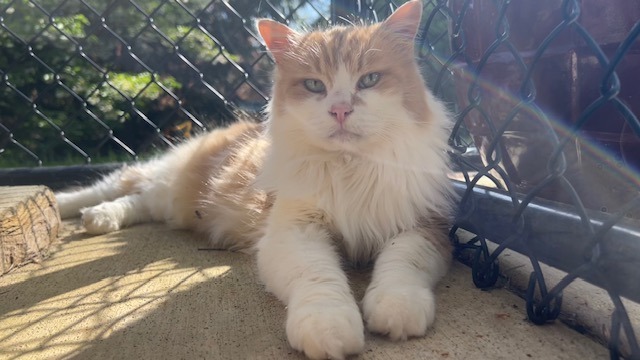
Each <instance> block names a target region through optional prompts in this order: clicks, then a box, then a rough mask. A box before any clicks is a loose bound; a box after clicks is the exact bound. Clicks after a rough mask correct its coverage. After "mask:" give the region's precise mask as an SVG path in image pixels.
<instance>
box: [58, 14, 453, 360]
mask: <svg viewBox="0 0 640 360" xmlns="http://www.w3.org/2000/svg"><path fill="white" fill-rule="evenodd" d="M421 13H422V6H421V3H420V2H419V1H410V2H408V3H406V4H405V5H403V6H402V7H400V8H399V9H398V10H397V11H396V12H395V13H394V14H392V15H391V16H390V17H389V18H388V19H387V20H386V21H384V22H382V23H379V24H374V25H370V26H364V25H362V26H350V27H333V28H330V29H328V30H324V31H312V32H309V33H298V32H295V31H293V30H291V29H290V28H288V27H286V26H285V25H282V24H279V23H277V22H274V21H271V20H260V21H259V22H258V23H257V25H258V30H259V32H260V34H261V35H262V37H263V39H264V41H265V43H266V45H267V48H268V50H269V51H270V53H271V54H272V55H273V58H274V59H275V63H276V69H275V74H274V85H273V97H272V99H271V101H270V103H269V106H268V108H267V111H266V114H267V121H266V122H265V123H264V124H256V123H251V122H242V121H240V122H237V123H236V124H234V125H231V126H229V127H228V128H225V129H218V130H214V131H212V132H210V133H208V134H205V135H202V136H200V137H197V138H195V139H192V140H188V141H187V142H185V143H184V144H182V145H180V146H178V147H177V148H175V149H174V150H171V151H170V152H168V153H167V154H166V155H164V156H162V157H160V158H158V159H156V160H152V161H149V162H147V163H142V164H139V165H132V166H127V167H125V168H123V169H121V170H119V171H117V172H115V173H113V174H111V175H109V176H107V177H105V178H104V179H102V180H101V181H99V182H97V183H96V184H94V185H93V186H90V187H87V188H84V189H79V190H75V191H70V192H63V193H58V194H57V199H58V202H59V206H60V210H61V213H62V215H63V217H70V216H74V215H77V214H80V213H81V214H82V220H83V222H84V226H85V227H86V230H87V231H88V232H89V233H107V232H111V231H115V230H118V229H120V228H122V227H124V226H128V225H132V224H135V223H140V222H145V221H164V222H166V223H168V224H169V225H170V226H171V227H174V228H187V229H193V230H195V231H197V232H201V233H204V234H206V236H208V238H209V239H210V241H211V243H212V244H213V245H214V246H216V247H223V248H228V249H233V250H249V249H252V250H256V256H257V263H258V270H259V273H260V277H261V279H262V280H263V282H264V284H265V285H266V288H267V290H268V291H270V292H272V293H273V294H275V295H276V296H277V297H278V298H279V299H280V300H282V301H283V302H284V303H285V304H286V305H287V312H288V313H287V321H286V333H287V337H288V340H289V343H290V344H291V346H292V347H293V348H295V349H297V350H300V351H303V352H304V353H305V354H306V355H307V356H309V357H311V358H326V357H330V358H336V359H341V358H344V357H345V356H347V355H349V354H355V353H359V352H361V351H362V350H363V347H364V325H365V324H366V327H367V329H368V330H370V331H372V332H375V333H380V334H385V335H388V336H389V337H390V338H391V339H394V340H397V339H406V338H407V337H412V336H422V335H424V334H425V331H426V330H427V327H428V326H430V325H431V324H432V322H433V320H434V316H435V300H434V295H433V290H432V289H433V287H434V285H435V284H436V282H437V281H438V280H439V279H440V278H441V277H442V276H443V275H444V274H445V272H446V270H447V267H448V263H449V261H450V256H451V255H450V245H449V242H448V239H447V236H446V231H447V219H448V218H449V216H450V212H451V206H450V196H449V194H450V188H449V181H448V179H447V176H446V174H447V170H448V168H447V160H446V157H447V155H446V149H447V127H448V122H449V118H448V115H447V113H446V111H445V109H444V107H443V105H442V104H441V103H440V102H438V101H437V100H436V99H435V98H434V97H433V96H432V94H431V93H430V92H429V91H428V90H427V89H426V87H425V86H424V84H423V80H422V77H421V75H420V72H419V70H418V66H417V64H416V61H415V59H414V37H415V35H416V32H417V29H418V26H419V22H420V17H421ZM343 259H344V260H346V261H348V262H352V263H356V264H364V263H368V262H375V263H374V268H373V274H372V278H371V283H370V285H369V286H368V288H367V290H366V293H365V295H364V299H362V302H361V307H362V313H361V312H360V308H359V306H358V302H356V299H354V297H353V295H352V293H351V290H350V288H349V283H348V280H347V276H346V275H345V272H344V271H343V269H342V268H341V263H342V260H343ZM363 320H364V321H363Z"/></svg>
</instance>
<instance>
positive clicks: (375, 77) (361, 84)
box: [358, 72, 381, 89]
mask: <svg viewBox="0 0 640 360" xmlns="http://www.w3.org/2000/svg"><path fill="white" fill-rule="evenodd" d="M380 77H381V75H380V73H379V72H372V73H368V74H366V75H363V76H362V77H361V78H360V80H358V89H368V88H370V87H372V86H375V85H376V84H377V83H378V81H380Z"/></svg>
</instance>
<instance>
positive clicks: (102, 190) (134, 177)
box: [55, 165, 146, 219]
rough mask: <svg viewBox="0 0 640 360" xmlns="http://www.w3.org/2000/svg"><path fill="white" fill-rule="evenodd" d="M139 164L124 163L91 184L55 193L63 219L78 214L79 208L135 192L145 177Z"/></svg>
mask: <svg viewBox="0 0 640 360" xmlns="http://www.w3.org/2000/svg"><path fill="white" fill-rule="evenodd" d="M143 174H144V172H143V171H142V169H141V166H140V165H132V166H129V165H125V166H123V167H122V168H120V169H118V170H116V171H114V172H112V173H110V174H108V175H106V176H104V177H103V178H101V179H100V180H98V181H97V182H95V183H93V184H92V185H89V186H86V187H81V188H75V189H70V190H65V191H61V192H57V193H56V194H55V196H56V200H57V202H58V208H59V210H60V217H61V218H63V219H67V218H72V217H77V216H80V210H81V209H83V208H86V207H90V206H95V205H98V204H100V203H102V202H104V201H111V200H114V199H117V198H119V197H121V196H124V195H128V194H131V193H134V192H137V191H138V190H139V189H140V187H141V186H142V183H144V182H145V180H146V177H145V176H144V175H143Z"/></svg>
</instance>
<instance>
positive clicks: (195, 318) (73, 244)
mask: <svg viewBox="0 0 640 360" xmlns="http://www.w3.org/2000/svg"><path fill="white" fill-rule="evenodd" d="M62 233H63V236H62V238H61V241H60V242H59V243H58V244H56V245H54V251H52V255H51V256H50V257H49V258H48V259H46V260H45V261H43V262H42V263H40V264H30V265H27V266H24V267H22V268H19V269H17V270H15V271H12V272H11V273H9V274H7V275H5V276H3V277H2V278H0V358H10V359H45V358H46V359H52V358H77V359H197V358H206V359H301V358H303V357H302V356H301V355H300V354H299V353H297V352H295V351H293V350H291V348H290V347H289V345H288V344H287V342H286V337H285V333H284V321H285V308H284V306H283V305H282V304H281V303H280V302H279V301H278V300H277V299H275V298H274V297H273V296H271V295H270V294H268V293H266V292H265V291H264V290H263V286H262V285H261V284H260V283H259V282H258V280H257V276H256V268H255V266H254V262H253V259H252V257H250V256H247V255H243V254H237V253H229V252H222V251H199V250H198V248H199V247H203V246H205V244H204V242H203V241H201V240H199V239H197V238H195V237H194V236H193V235H192V234H190V233H186V232H177V231H171V230H168V229H167V228H166V227H164V226H162V225H143V226H136V227H133V228H131V229H128V230H123V231H120V232H116V233H113V234H109V235H105V236H96V237H90V236H88V235H86V234H85V233H84V232H82V230H80V227H79V224H78V223H77V222H74V223H64V228H63V232H62ZM368 276H369V274H368V273H367V272H353V273H352V274H351V279H352V284H353V289H354V292H355V294H356V296H357V297H358V298H361V297H362V294H363V291H364V289H365V287H366V281H367V278H368ZM437 296H438V306H439V311H438V317H437V320H436V323H435V326H434V327H433V328H432V329H431V330H430V331H429V332H428V335H427V336H426V337H424V338H421V339H412V340H409V341H407V342H399V343H394V342H391V341H388V340H386V339H385V338H383V337H379V336H375V335H370V334H368V335H367V345H366V350H365V352H364V353H363V354H362V355H361V356H359V357H358V358H360V359H530V358H537V359H581V360H584V359H602V358H606V357H607V356H608V353H607V350H606V349H605V348H604V347H602V346H601V345H600V344H598V343H597V342H595V341H593V340H592V339H590V338H588V337H585V336H583V335H581V334H579V333H577V332H575V331H573V330H571V329H570V328H568V327H566V326H565V325H563V324H561V323H555V324H550V325H548V326H543V327H539V326H535V325H533V324H530V323H529V322H528V321H527V320H526V319H525V318H526V316H525V312H524V303H523V301H522V300H521V299H520V298H518V297H517V296H516V295H514V294H512V293H511V292H509V291H506V290H504V289H495V290H491V291H480V290H477V289H475V288H474V287H473V285H472V283H471V276H470V270H469V269H468V268H467V267H466V266H464V265H462V264H459V263H455V264H454V266H453V268H452V270H451V273H450V274H449V275H448V276H447V277H446V278H445V279H444V281H443V282H442V283H441V284H440V286H439V287H438V290H437Z"/></svg>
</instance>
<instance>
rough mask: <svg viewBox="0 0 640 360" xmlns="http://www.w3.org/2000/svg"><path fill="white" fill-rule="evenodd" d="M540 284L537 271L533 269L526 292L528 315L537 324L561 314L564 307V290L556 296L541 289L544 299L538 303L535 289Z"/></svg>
mask: <svg viewBox="0 0 640 360" xmlns="http://www.w3.org/2000/svg"><path fill="white" fill-rule="evenodd" d="M537 284H539V282H538V278H537V276H536V272H535V271H532V272H531V274H530V275H529V286H528V287H527V294H526V307H527V317H528V318H529V320H530V321H531V322H532V323H534V324H536V325H543V324H546V323H547V322H549V321H553V320H555V319H557V318H558V316H559V315H560V309H561V308H562V292H560V293H559V294H558V295H556V296H552V297H549V294H545V293H546V291H543V290H542V289H541V291H540V293H541V296H542V300H541V301H540V302H539V303H536V300H535V291H536V285H537Z"/></svg>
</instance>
